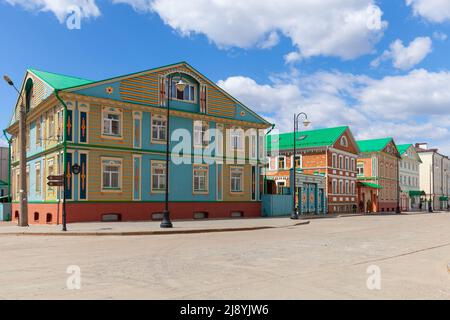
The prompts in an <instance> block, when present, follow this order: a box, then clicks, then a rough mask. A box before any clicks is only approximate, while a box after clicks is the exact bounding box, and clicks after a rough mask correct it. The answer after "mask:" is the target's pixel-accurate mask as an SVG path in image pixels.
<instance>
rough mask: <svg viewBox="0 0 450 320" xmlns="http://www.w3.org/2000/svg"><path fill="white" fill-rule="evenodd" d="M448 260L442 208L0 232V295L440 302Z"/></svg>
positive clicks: (448, 225) (449, 237)
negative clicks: (216, 228) (49, 232)
mask: <svg viewBox="0 0 450 320" xmlns="http://www.w3.org/2000/svg"><path fill="white" fill-rule="evenodd" d="M449 263H450V213H438V214H417V215H408V216H377V217H369V216H360V217H348V218H336V219H317V220H312V221H311V224H310V225H307V226H298V227H286V228H278V229H270V230H259V231H247V232H230V233H210V234H191V235H164V236H159V235H158V236H136V237H135V236H132V237H120V236H117V237H116V236H111V237H95V236H92V237H42V236H25V237H23V236H0V298H3V299H91V298H95V299H410V298H415V299H449V298H450V272H449V268H450V265H449ZM69 266H75V267H72V268H71V269H70V270H69V271H70V272H71V273H70V274H68V273H67V269H68V267H69ZM78 267H79V269H78ZM368 268H369V271H370V272H371V273H368ZM78 271H80V277H79V278H78V277H77V275H78V273H77V272H78ZM372 272H373V273H372ZM69 277H70V281H69V287H70V288H72V289H69V287H68V286H67V279H68V278H69ZM78 279H81V283H79V282H77V280H78ZM368 279H369V287H370V288H371V289H369V288H368V286H367V282H368ZM78 284H80V285H81V288H80V289H76V288H77V285H78Z"/></svg>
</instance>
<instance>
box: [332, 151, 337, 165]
mask: <svg viewBox="0 0 450 320" xmlns="http://www.w3.org/2000/svg"><path fill="white" fill-rule="evenodd" d="M331 165H332V167H333V168H337V155H336V154H335V153H333V155H332V163H331Z"/></svg>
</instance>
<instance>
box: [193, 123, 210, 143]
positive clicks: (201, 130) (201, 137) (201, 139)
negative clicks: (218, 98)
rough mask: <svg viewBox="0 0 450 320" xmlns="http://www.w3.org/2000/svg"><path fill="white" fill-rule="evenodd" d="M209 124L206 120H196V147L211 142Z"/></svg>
mask: <svg viewBox="0 0 450 320" xmlns="http://www.w3.org/2000/svg"><path fill="white" fill-rule="evenodd" d="M208 129H209V125H208V123H207V122H206V121H194V147H206V146H208V144H209V136H208Z"/></svg>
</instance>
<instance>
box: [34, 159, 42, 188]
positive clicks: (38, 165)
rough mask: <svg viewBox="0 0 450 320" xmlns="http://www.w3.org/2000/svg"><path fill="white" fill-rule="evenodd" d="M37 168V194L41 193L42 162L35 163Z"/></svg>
mask: <svg viewBox="0 0 450 320" xmlns="http://www.w3.org/2000/svg"><path fill="white" fill-rule="evenodd" d="M35 170H36V176H35V178H36V182H35V183H36V185H35V192H36V195H39V194H40V193H41V186H42V180H41V164H40V163H36V164H35Z"/></svg>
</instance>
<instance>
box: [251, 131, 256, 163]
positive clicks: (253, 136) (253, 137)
mask: <svg viewBox="0 0 450 320" xmlns="http://www.w3.org/2000/svg"><path fill="white" fill-rule="evenodd" d="M250 158H251V159H256V133H252V134H251V135H250Z"/></svg>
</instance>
